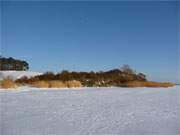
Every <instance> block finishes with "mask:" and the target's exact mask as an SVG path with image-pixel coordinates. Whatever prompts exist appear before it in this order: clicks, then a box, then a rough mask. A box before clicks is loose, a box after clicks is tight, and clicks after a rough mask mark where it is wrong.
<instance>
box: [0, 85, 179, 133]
mask: <svg viewBox="0 0 180 135" xmlns="http://www.w3.org/2000/svg"><path fill="white" fill-rule="evenodd" d="M24 89H25V91H21V92H19V91H0V97H1V103H0V112H1V115H0V116H1V120H0V127H1V132H0V133H2V135H87V134H93V135H121V134H122V135H144V134H146V135H147V134H148V135H176V134H177V135H178V134H179V133H180V127H179V126H180V125H179V124H180V123H179V120H180V119H179V116H180V114H179V113H180V87H179V86H177V87H173V88H82V90H74V89H73V90H71V89H69V90H67V89H65V90H53V89H51V90H47V89H46V90H44V91H43V90H39V89H35V88H30V90H29V91H28V89H29V88H27V87H24Z"/></svg>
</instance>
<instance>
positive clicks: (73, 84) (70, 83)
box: [66, 80, 82, 88]
mask: <svg viewBox="0 0 180 135" xmlns="http://www.w3.org/2000/svg"><path fill="white" fill-rule="evenodd" d="M66 86H67V87H68V88H77V87H82V85H81V82H80V81H75V80H73V81H67V82H66Z"/></svg>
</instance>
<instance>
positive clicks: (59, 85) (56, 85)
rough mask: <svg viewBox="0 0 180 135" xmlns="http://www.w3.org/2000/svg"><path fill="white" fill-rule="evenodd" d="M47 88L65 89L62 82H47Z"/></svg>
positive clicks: (64, 84)
mask: <svg viewBox="0 0 180 135" xmlns="http://www.w3.org/2000/svg"><path fill="white" fill-rule="evenodd" d="M49 87H50V88H65V87H67V86H66V83H64V82H62V81H49Z"/></svg>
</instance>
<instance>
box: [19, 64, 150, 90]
mask: <svg viewBox="0 0 180 135" xmlns="http://www.w3.org/2000/svg"><path fill="white" fill-rule="evenodd" d="M52 80H59V81H64V82H65V81H72V80H77V81H80V82H81V84H82V85H83V86H87V87H97V86H99V87H102V86H103V87H108V86H125V85H126V83H127V82H131V81H139V82H145V81H147V79H146V75H145V74H143V73H136V72H135V71H134V70H133V69H132V68H130V67H129V66H128V65H124V66H123V67H122V68H119V69H113V70H109V71H105V72H103V71H100V72H93V71H91V72H75V71H72V72H70V71H68V70H64V71H62V72H60V73H57V74H54V73H53V72H46V73H44V74H42V75H38V76H35V77H32V78H27V77H23V78H21V79H18V80H16V82H18V83H26V84H28V83H29V84H30V83H33V82H36V81H52Z"/></svg>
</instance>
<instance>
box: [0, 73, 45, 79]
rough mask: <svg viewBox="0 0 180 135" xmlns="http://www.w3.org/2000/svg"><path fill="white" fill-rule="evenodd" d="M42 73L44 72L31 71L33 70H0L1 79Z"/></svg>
mask: <svg viewBox="0 0 180 135" xmlns="http://www.w3.org/2000/svg"><path fill="white" fill-rule="evenodd" d="M41 74H42V73H38V72H31V71H0V80H1V79H3V78H7V77H10V78H12V79H13V80H15V79H19V78H21V77H24V76H26V77H28V78H29V77H33V76H36V75H41Z"/></svg>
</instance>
